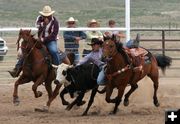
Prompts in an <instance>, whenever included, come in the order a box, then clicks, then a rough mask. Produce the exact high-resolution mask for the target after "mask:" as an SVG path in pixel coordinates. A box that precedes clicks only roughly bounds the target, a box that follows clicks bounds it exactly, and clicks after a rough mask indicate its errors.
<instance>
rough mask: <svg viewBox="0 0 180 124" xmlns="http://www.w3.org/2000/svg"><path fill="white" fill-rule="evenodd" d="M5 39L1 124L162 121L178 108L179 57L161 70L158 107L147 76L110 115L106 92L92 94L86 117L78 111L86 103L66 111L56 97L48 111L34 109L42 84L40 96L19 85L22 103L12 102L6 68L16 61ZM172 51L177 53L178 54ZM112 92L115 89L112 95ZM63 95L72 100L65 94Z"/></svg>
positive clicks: (0, 87) (40, 103) (40, 101)
mask: <svg viewBox="0 0 180 124" xmlns="http://www.w3.org/2000/svg"><path fill="white" fill-rule="evenodd" d="M7 41H8V43H9V48H11V49H10V51H9V52H8V55H9V56H6V58H5V60H4V61H2V62H0V79H1V80H0V124H164V121H165V110H167V109H176V108H180V73H179V72H180V66H179V65H180V61H179V60H178V61H173V64H172V66H171V68H170V69H168V70H167V71H166V76H163V75H162V74H160V80H159V82H160V84H159V90H158V98H159V102H160V104H161V105H160V107H159V108H156V107H155V106H154V105H153V101H152V96H153V85H152V81H151V80H150V79H149V78H147V77H146V78H144V79H143V80H142V81H140V82H139V83H138V84H139V88H138V89H137V91H136V92H135V93H134V94H133V95H132V96H131V97H130V104H129V106H128V107H124V106H123V104H120V106H119V112H118V113H117V114H116V115H109V112H110V111H112V109H113V107H114V105H113V104H107V103H106V101H105V95H101V94H97V95H96V96H95V101H94V103H93V105H92V106H91V108H90V110H89V113H88V116H85V117H82V116H81V114H82V113H83V111H84V110H85V107H86V106H87V103H86V104H85V105H83V106H81V107H80V108H78V107H74V108H73V109H72V110H71V111H66V110H65V106H63V105H62V104H61V100H60V98H59V97H57V98H56V99H55V101H54V102H53V103H52V105H51V108H50V112H48V113H40V112H35V111H34V108H41V107H42V106H43V105H45V104H46V101H47V93H46V90H45V88H44V86H40V87H39V88H38V90H40V91H42V92H43V93H44V94H43V96H42V97H41V98H34V94H33V92H32V90H31V86H32V83H29V84H25V85H22V86H20V87H19V97H20V100H21V103H20V105H19V106H14V105H13V103H12V94H13V87H14V86H13V85H14V82H15V80H16V79H12V78H11V77H10V75H9V74H8V73H7V70H10V69H12V68H13V66H14V64H15V62H16V47H15V42H13V41H14V40H10V39H7ZM11 42H12V43H11ZM173 47H174V46H173ZM174 54H175V53H173V54H172V55H174ZM175 55H177V56H178V57H179V54H175ZM159 72H160V73H161V71H159ZM128 89H129V87H127V90H128ZM61 90H62V88H61ZM127 90H126V91H127ZM115 95H116V91H115V92H114V94H113V96H115ZM89 96H90V93H87V94H86V96H85V98H84V99H85V100H86V101H88V98H89ZM66 99H68V100H69V101H72V99H70V98H69V96H68V95H66Z"/></svg>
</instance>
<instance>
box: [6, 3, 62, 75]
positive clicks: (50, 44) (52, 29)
mask: <svg viewBox="0 0 180 124" xmlns="http://www.w3.org/2000/svg"><path fill="white" fill-rule="evenodd" d="M54 12H55V11H53V10H51V7H50V6H44V7H43V10H42V11H39V13H40V14H41V15H40V16H38V18H37V20H36V25H37V27H38V38H39V39H40V40H41V41H42V42H43V43H44V44H45V46H46V47H47V48H48V50H49V52H50V54H51V55H52V58H53V64H55V65H59V64H60V56H59V53H58V47H57V35H58V32H59V24H58V21H57V19H56V18H55V17H54V16H53V13H54ZM22 64H23V59H19V60H18V62H17V64H16V66H15V68H14V69H13V70H12V71H8V72H9V73H10V75H11V76H12V77H17V76H18V75H19V73H20V72H21V66H22Z"/></svg>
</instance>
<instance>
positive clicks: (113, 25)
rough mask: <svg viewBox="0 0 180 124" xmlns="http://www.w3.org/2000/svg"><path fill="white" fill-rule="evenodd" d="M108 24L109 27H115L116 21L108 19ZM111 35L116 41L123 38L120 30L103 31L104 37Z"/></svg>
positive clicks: (120, 40)
mask: <svg viewBox="0 0 180 124" xmlns="http://www.w3.org/2000/svg"><path fill="white" fill-rule="evenodd" d="M108 26H109V27H110V28H114V27H116V22H115V21H114V20H109V22H108ZM112 35H115V36H116V41H117V42H122V38H125V35H124V34H123V33H122V32H120V31H106V32H105V33H104V37H106V38H107V37H109V38H111V37H112Z"/></svg>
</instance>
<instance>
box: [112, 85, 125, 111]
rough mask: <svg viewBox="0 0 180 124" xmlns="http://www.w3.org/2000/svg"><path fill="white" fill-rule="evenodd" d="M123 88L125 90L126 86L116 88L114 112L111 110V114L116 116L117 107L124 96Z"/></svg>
mask: <svg viewBox="0 0 180 124" xmlns="http://www.w3.org/2000/svg"><path fill="white" fill-rule="evenodd" d="M125 88H126V86H120V87H119V88H118V96H117V97H116V98H115V99H116V102H115V107H114V110H113V112H112V114H116V112H117V109H118V106H119V104H120V102H121V99H122V96H123V94H124V90H125Z"/></svg>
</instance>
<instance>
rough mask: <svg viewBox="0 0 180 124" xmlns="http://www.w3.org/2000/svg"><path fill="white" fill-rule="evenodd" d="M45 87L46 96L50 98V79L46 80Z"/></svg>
mask: <svg viewBox="0 0 180 124" xmlns="http://www.w3.org/2000/svg"><path fill="white" fill-rule="evenodd" d="M45 88H46V91H47V92H48V98H49V99H50V98H51V97H52V81H46V82H45Z"/></svg>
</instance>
